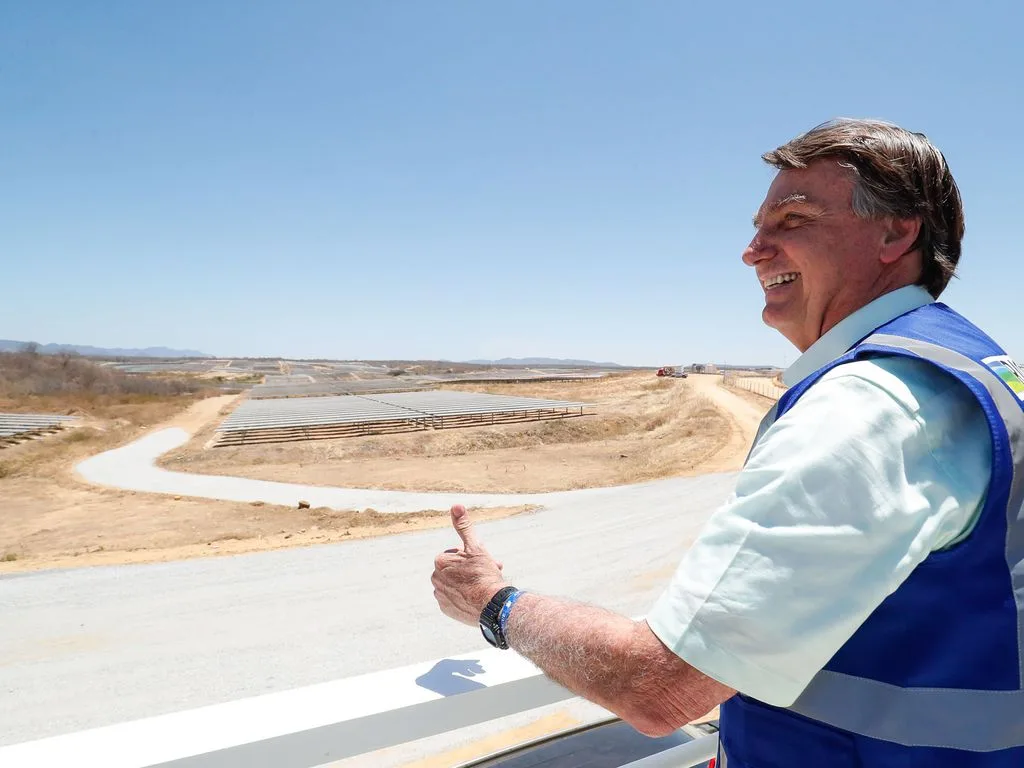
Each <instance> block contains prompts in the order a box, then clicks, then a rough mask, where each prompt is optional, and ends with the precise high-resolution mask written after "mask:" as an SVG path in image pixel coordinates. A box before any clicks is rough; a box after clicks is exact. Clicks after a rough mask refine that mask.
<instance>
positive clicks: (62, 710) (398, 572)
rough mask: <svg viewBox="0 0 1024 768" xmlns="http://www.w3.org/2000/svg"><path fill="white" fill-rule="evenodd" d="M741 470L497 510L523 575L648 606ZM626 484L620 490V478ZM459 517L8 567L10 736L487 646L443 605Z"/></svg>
mask: <svg viewBox="0 0 1024 768" xmlns="http://www.w3.org/2000/svg"><path fill="white" fill-rule="evenodd" d="M732 482H733V476H732V475H707V476H703V477H698V478H688V479H683V478H679V479H672V480H665V481H660V482H657V483H651V484H647V485H642V486H634V487H632V488H631V489H628V492H627V491H626V490H623V489H607V491H606V492H605V493H601V494H595V493H578V494H563V495H560V496H559V497H558V498H556V499H554V500H552V501H551V503H549V504H548V505H547V508H546V509H545V510H543V511H541V512H537V513H533V514H529V515H524V516H519V517H513V518H508V519H505V520H500V521H495V522H492V523H488V524H485V525H481V526H480V529H481V534H482V535H483V536H484V537H485V541H486V542H487V543H488V545H489V546H490V548H491V549H492V551H493V552H494V554H495V555H496V556H498V557H499V558H501V559H502V560H504V562H505V564H506V566H505V567H506V572H507V573H508V574H509V576H510V578H511V579H513V580H514V581H515V583H517V584H521V585H523V586H527V587H530V588H533V589H535V590H538V591H544V592H548V593H553V594H561V595H567V596H573V597H577V598H580V599H584V600H588V601H593V602H595V603H598V604H601V605H605V606H607V607H609V608H612V609H614V610H618V611H622V612H624V613H628V614H634V615H635V614H638V613H643V612H644V611H645V610H646V609H647V608H648V606H649V605H650V602H651V601H652V600H653V599H654V598H655V597H656V595H657V593H658V591H659V589H660V586H661V585H662V584H663V583H664V581H665V580H666V579H667V578H668V577H669V575H670V574H671V571H672V568H673V564H674V563H675V562H676V561H677V559H678V558H679V556H680V554H681V553H682V551H683V550H684V549H685V548H686V546H687V544H688V542H689V541H691V540H692V538H693V536H694V535H695V533H696V531H697V530H698V529H699V527H700V525H701V524H702V523H703V521H704V520H705V519H706V517H707V515H708V513H709V512H710V511H711V510H713V508H714V507H715V506H716V505H717V504H719V503H720V502H721V501H722V500H724V499H725V497H726V496H727V494H728V493H729V492H730V491H731V488H732ZM613 491H616V492H613ZM453 544H454V535H453V534H451V533H449V532H448V531H445V530H434V531H423V532H417V533H410V534H404V535H401V536H396V537H390V538H380V539H367V540H361V541H354V542H347V543H341V544H335V545H323V546H318V547H315V548H308V549H297V550H284V551H276V552H266V553H259V554H251V555H242V556H237V557H227V558H213V559H206V560H195V561H186V562H178V563H162V564H154V565H143V566H120V567H102V568H92V569H75V570H68V571H58V572H53V571H51V572H43V573H34V574H25V575H15V576H7V577H2V578H0V616H2V617H3V631H2V632H0V744H10V743H16V742H19V741H24V740H27V739H32V738H39V737H43V736H47V735H55V734H58V733H66V732H70V731H75V730H79V729H82V728H88V727H94V726H99V725H105V724H109V723H114V722H120V721H124V720H130V719H135V718H139V717H145V716H149V715H155V714H160V713H164V712H171V711H176V710H181V709H188V708H192V707H196V706H201V705H204V704H212V703H217V702H223V701H228V700H231V699H235V698H239V697H243V696H250V695H255V694H259V693H265V692H270V691H278V690H284V689H288V688H293V687H297V686H302V685H308V684H312V683H316V682H322V681H325V680H331V679H336V678H339V677H345V676H348V675H352V674H358V673H362V672H369V671H374V670H381V669H387V668H391V667H395V666H399V665H403V664H407V663H411V662H415V661H420V660H428V659H433V658H439V657H443V656H445V655H446V654H452V653H458V652H462V651H470V650H473V649H476V648H481V647H484V646H483V640H482V639H481V638H480V637H479V635H478V633H477V632H475V631H474V630H472V629H470V628H465V627H462V626H459V625H456V624H454V623H453V622H450V621H449V620H447V619H445V618H444V617H443V616H441V615H440V614H439V613H438V612H437V609H436V608H435V607H434V603H433V598H432V595H431V587H430V583H429V574H430V571H431V568H432V559H433V556H434V555H435V554H436V553H437V552H438V551H440V550H441V549H443V548H446V547H448V546H452V545H453Z"/></svg>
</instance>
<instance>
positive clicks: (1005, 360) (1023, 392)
mask: <svg viewBox="0 0 1024 768" xmlns="http://www.w3.org/2000/svg"><path fill="white" fill-rule="evenodd" d="M981 362H983V363H984V364H985V365H987V366H988V367H989V368H991V369H992V372H993V373H994V374H995V375H996V376H998V377H999V378H1000V379H1002V380H1003V382H1004V383H1005V384H1006V386H1008V387H1009V388H1010V390H1011V391H1012V392H1013V394H1015V395H1016V396H1017V397H1018V399H1020V400H1024V368H1022V367H1021V365H1020V364H1019V363H1016V362H1014V361H1013V360H1011V359H1010V358H1009V357H986V358H985V359H984V360H982V361H981Z"/></svg>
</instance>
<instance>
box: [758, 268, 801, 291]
mask: <svg viewBox="0 0 1024 768" xmlns="http://www.w3.org/2000/svg"><path fill="white" fill-rule="evenodd" d="M798 277H800V273H799V272H785V273H783V274H781V275H775V277H769V278H768V279H767V280H764V281H762V283H761V284H762V285H763V286H764V289H765V290H766V291H770V290H771V289H772V288H778V287H779V286H780V285H785V284H786V283H792V282H793V281H794V280H796V279H797V278H798Z"/></svg>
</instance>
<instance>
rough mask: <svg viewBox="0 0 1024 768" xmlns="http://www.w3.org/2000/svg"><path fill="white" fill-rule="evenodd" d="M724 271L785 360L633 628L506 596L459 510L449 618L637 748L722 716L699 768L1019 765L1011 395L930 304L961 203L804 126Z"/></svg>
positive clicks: (892, 139) (1020, 526)
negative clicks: (763, 410) (634, 731)
mask: <svg viewBox="0 0 1024 768" xmlns="http://www.w3.org/2000/svg"><path fill="white" fill-rule="evenodd" d="M764 159H765V160H766V161H767V162H768V163H770V164H771V165H773V166H774V167H776V168H777V169H778V171H779V172H778V174H777V175H776V177H775V179H774V181H773V183H772V185H771V187H770V189H769V190H768V194H767V196H766V197H765V200H764V202H763V203H762V205H761V206H760V208H759V210H758V211H757V213H756V214H755V216H754V226H755V230H756V231H755V234H754V237H753V239H752V240H751V242H750V245H749V246H748V247H747V248H746V250H745V251H744V253H743V260H744V262H745V263H746V264H748V265H750V266H751V267H753V268H754V270H755V271H756V273H757V278H758V280H759V281H760V283H761V285H762V287H763V288H764V295H765V305H764V310H763V318H764V321H765V322H766V323H767V324H768V325H770V326H772V327H773V328H775V329H777V330H778V331H779V332H780V333H782V334H783V335H784V336H785V337H786V338H787V339H789V341H790V342H792V343H793V344H794V345H795V346H796V347H797V348H798V349H799V350H800V351H801V352H802V353H803V354H802V355H801V356H800V358H799V359H798V360H797V361H796V363H794V365H793V366H792V367H791V368H790V369H789V370H788V371H787V372H786V374H785V379H786V382H787V384H788V385H789V387H790V388H789V390H788V391H787V393H786V394H785V395H784V396H783V398H782V399H781V400H780V402H779V404H778V405H777V406H776V408H773V409H772V411H771V412H770V413H769V414H768V416H767V417H766V419H765V421H764V423H763V424H762V426H761V429H760V430H759V432H758V436H757V438H756V440H755V444H754V446H753V448H752V450H751V453H750V455H749V456H748V459H747V462H746V464H745V466H744V468H743V470H742V472H741V473H740V475H739V477H738V479H737V484H736V491H735V493H734V494H733V495H732V497H731V498H730V499H729V500H728V502H727V503H726V504H725V505H724V506H723V507H722V508H721V509H719V510H717V511H716V512H715V514H714V515H713V516H712V518H711V519H710V520H709V522H708V524H707V525H706V527H705V529H704V531H703V532H702V533H701V536H700V537H699V538H698V540H697V542H696V543H695V544H694V545H693V547H692V548H691V549H690V550H689V551H688V552H687V553H686V555H685V556H684V558H683V560H682V562H681V563H680V565H679V568H678V570H677V572H676V574H675V576H674V577H673V579H672V581H671V582H670V583H669V585H668V586H667V588H666V589H665V591H664V593H663V594H662V595H661V597H660V598H659V599H658V601H657V602H656V603H655V605H654V606H653V607H652V609H651V611H650V612H649V613H648V616H647V618H646V620H645V621H639V622H634V621H631V620H629V619H627V618H625V617H622V616H617V615H614V614H611V613H608V612H606V611H602V610H600V609H596V608H593V607H590V606H586V605H582V604H579V603H575V602H572V601H568V600H561V599H557V598H553V597H547V596H541V595H537V594H534V593H531V592H523V591H521V590H518V589H516V588H515V587H512V586H511V585H508V584H507V583H506V582H505V580H504V578H503V577H502V574H501V568H500V566H499V565H498V564H497V563H495V562H494V560H493V558H491V556H490V555H489V554H488V553H487V551H486V549H485V548H484V546H483V545H482V543H481V542H480V541H479V540H478V538H477V537H476V535H475V533H474V531H473V529H472V526H471V524H470V522H469V520H468V519H467V517H466V514H465V510H464V509H462V508H461V507H456V508H455V509H453V510H452V517H453V522H454V525H455V527H456V529H457V531H458V532H459V535H460V536H461V538H462V542H463V546H462V547H461V548H460V549H457V550H449V551H447V552H445V553H443V554H441V555H439V556H438V557H437V559H436V561H435V570H434V575H433V583H434V588H435V596H436V598H437V600H438V603H439V605H440V607H441V610H442V611H444V613H446V614H447V615H449V616H451V617H453V618H456V619H458V620H460V621H463V622H465V623H468V624H479V625H480V627H481V629H482V631H483V633H484V636H485V637H487V639H488V640H489V641H490V642H491V643H492V644H494V645H497V646H498V647H511V648H513V649H515V650H516V651H518V652H519V653H522V654H523V655H525V656H527V657H528V658H530V659H531V660H532V661H533V662H534V663H536V664H537V665H538V666H539V667H540V668H541V669H542V670H544V672H545V673H546V674H548V675H549V676H550V677H551V678H552V679H554V680H556V681H557V682H559V683H561V684H562V685H565V686H566V687H568V688H570V689H572V690H574V691H576V692H577V693H579V694H581V695H583V696H585V697H587V698H589V699H591V700H593V701H596V702H597V703H599V704H602V705H603V706H605V707H606V708H608V709H610V710H612V711H613V712H616V713H617V714H619V715H620V716H622V717H623V718H624V719H625V720H627V721H629V722H630V723H632V724H633V725H634V726H635V727H636V728H638V729H639V730H641V731H643V732H644V733H647V734H651V735H656V734H661V733H666V732H668V731H671V730H672V729H674V728H676V727H678V726H680V725H681V724H683V723H686V722H688V721H690V720H692V719H694V718H696V717H699V716H701V715H702V714H704V713H705V712H707V711H708V710H710V709H711V708H712V707H714V706H715V705H718V704H722V710H721V728H722V731H721V739H722V753H721V755H720V757H721V759H722V764H723V765H727V766H729V768H747V767H757V766H765V767H766V768H780V767H781V766H791V765H793V766H795V765H811V766H819V765H821V766H840V767H845V766H872V767H874V766H880V767H884V766H900V767H901V768H910V767H915V766H939V767H942V766H964V765H970V766H982V767H983V768H990V767H991V768H995V767H996V766H999V767H1002V766H1011V765H1012V766H1019V765H1024V683H1022V676H1024V522H1022V521H1021V520H1020V518H1021V517H1022V516H1024V510H1022V505H1024V383H1022V382H1021V381H1020V379H1019V377H1018V374H1017V371H1019V370H1020V369H1019V367H1018V366H1016V365H1015V364H1014V363H1013V361H1011V360H1009V359H1008V358H1007V357H1006V354H1005V352H1004V351H1003V349H1002V348H1000V347H999V346H998V345H997V344H996V343H995V342H994V341H993V340H992V339H990V338H989V337H988V336H987V335H985V334H984V333H983V332H982V331H980V330H979V329H978V328H977V327H975V326H974V325H972V324H971V323H970V322H969V321H967V320H966V319H965V318H963V317H962V316H961V315H959V314H957V313H956V312H954V311H953V310H952V309H950V308H949V307H947V306H946V305H945V304H941V303H938V302H937V301H936V299H937V298H938V297H939V295H940V294H941V293H942V291H943V290H944V289H945V287H946V285H947V283H948V282H949V280H950V279H951V278H952V276H953V274H954V272H955V269H956V265H957V263H958V261H959V258H960V243H961V239H962V237H963V232H964V224H963V212H962V208H961V201H960V195H959V192H958V190H957V187H956V184H955V182H954V180H953V177H952V175H951V173H950V171H949V168H948V167H947V165H946V162H945V159H944V158H943V156H942V154H941V153H940V152H939V151H938V150H937V149H936V148H935V147H934V146H933V145H932V144H931V143H930V142H929V141H928V140H927V139H926V138H925V137H924V136H922V135H921V134H916V133H911V132H909V131H906V130H903V129H902V128H899V127H897V126H894V125H891V124H888V123H882V122H878V121H867V120H839V121H833V122H830V123H826V124H824V125H822V126H819V127H817V128H815V129H813V130H811V131H809V132H808V133H806V134H804V135H802V136H799V137H797V138H796V139H794V140H793V141H791V142H789V143H787V144H785V145H783V146H781V147H779V148H778V149H776V150H774V151H772V152H769V153H767V154H766V155H765V156H764Z"/></svg>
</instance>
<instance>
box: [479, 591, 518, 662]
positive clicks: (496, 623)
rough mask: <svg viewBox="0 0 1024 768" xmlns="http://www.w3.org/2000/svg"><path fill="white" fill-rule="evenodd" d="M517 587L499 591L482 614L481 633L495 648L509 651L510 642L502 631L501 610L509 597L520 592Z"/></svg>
mask: <svg viewBox="0 0 1024 768" xmlns="http://www.w3.org/2000/svg"><path fill="white" fill-rule="evenodd" d="M518 591H519V590H517V589H516V588H515V587H503V588H502V589H499V590H498V591H497V592H496V593H495V595H494V597H492V598H491V601H490V602H489V603H487V605H486V606H484V609H483V611H481V613H480V632H481V634H483V636H484V640H486V641H487V642H488V643H490V644H491V645H493V646H494V647H495V648H501V649H502V650H506V649H508V640H507V639H506V638H505V633H504V632H502V631H501V620H500V617H501V608H502V606H503V605H504V604H505V601H506V600H508V598H509V596H510V595H512V594H515V593H516V592H518Z"/></svg>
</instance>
